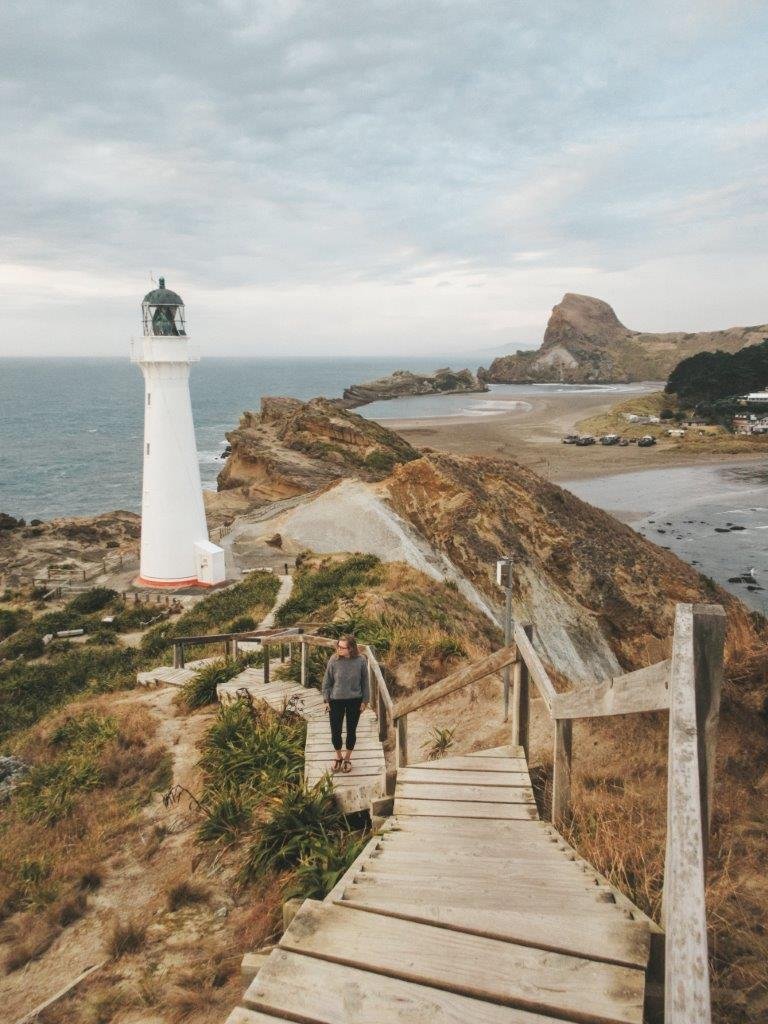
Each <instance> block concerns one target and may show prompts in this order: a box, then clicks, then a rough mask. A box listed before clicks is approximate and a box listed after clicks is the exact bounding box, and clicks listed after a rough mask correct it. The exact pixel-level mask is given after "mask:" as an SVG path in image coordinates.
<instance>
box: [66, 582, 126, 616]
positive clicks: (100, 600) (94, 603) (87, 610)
mask: <svg viewBox="0 0 768 1024" xmlns="http://www.w3.org/2000/svg"><path fill="white" fill-rule="evenodd" d="M116 597H117V591H115V590H110V589H109V588H108V587H91V589H90V590H84V591H83V593H82V594H78V595H77V597H73V598H72V600H71V601H69V602H67V606H66V611H68V612H81V613H83V614H84V615H90V614H92V613H93V612H100V611H101V610H102V609H103V608H106V607H107V605H108V604H111V602H112V601H114V600H115V598H116Z"/></svg>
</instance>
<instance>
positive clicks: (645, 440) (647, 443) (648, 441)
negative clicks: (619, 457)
mask: <svg viewBox="0 0 768 1024" xmlns="http://www.w3.org/2000/svg"><path fill="white" fill-rule="evenodd" d="M654 444H656V438H655V437H651V435H650V434H645V436H644V437H641V438H640V440H639V441H638V442H637V447H638V448H650V447H651V446H652V445H654Z"/></svg>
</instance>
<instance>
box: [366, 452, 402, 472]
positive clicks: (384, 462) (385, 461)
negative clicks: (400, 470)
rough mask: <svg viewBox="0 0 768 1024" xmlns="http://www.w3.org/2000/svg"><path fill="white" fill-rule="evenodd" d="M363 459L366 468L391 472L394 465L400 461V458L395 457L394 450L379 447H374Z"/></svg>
mask: <svg viewBox="0 0 768 1024" xmlns="http://www.w3.org/2000/svg"><path fill="white" fill-rule="evenodd" d="M363 461H364V465H365V466H366V468H367V469H372V470H375V471H378V472H382V473H391V472H392V469H393V468H394V466H396V465H397V464H398V463H399V462H400V459H398V458H397V456H396V455H395V453H394V452H385V451H382V450H381V449H380V448H376V449H375V450H374V451H372V452H369V453H368V455H366V457H365V459H364V460H363Z"/></svg>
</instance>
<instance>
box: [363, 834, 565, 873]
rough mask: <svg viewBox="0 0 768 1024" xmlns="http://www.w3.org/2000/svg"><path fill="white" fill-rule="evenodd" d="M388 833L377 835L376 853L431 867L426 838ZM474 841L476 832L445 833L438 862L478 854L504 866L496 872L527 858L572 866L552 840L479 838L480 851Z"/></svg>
mask: <svg viewBox="0 0 768 1024" xmlns="http://www.w3.org/2000/svg"><path fill="white" fill-rule="evenodd" d="M390 837H391V833H389V834H388V833H386V832H383V833H382V834H381V835H380V836H379V837H378V838H379V847H378V849H379V855H380V856H381V857H382V858H383V857H386V858H387V862H388V863H389V860H390V859H394V860H395V861H397V862H399V861H402V862H404V863H405V862H409V861H412V862H413V863H415V864H418V863H420V862H422V861H423V863H425V864H430V865H432V866H433V867H434V864H435V854H434V852H433V851H432V850H431V849H430V848H429V842H428V840H427V841H426V842H425V839H427V837H424V836H418V835H412V834H411V833H404V834H403V835H402V837H401V836H398V837H397V838H390ZM477 845H478V844H477V837H476V836H459V837H454V836H453V834H450V835H446V836H445V840H444V842H442V843H441V854H440V858H441V863H446V864H450V863H470V862H472V861H474V860H475V859H477V858H479V859H480V860H481V862H483V863H484V862H486V861H489V862H494V861H496V862H498V863H499V865H506V867H505V868H502V867H501V866H500V867H499V869H498V870H499V871H500V872H501V871H502V870H509V871H512V870H516V869H517V865H518V864H520V865H521V866H522V865H524V864H525V863H527V862H528V861H533V862H534V863H536V862H537V861H540V862H541V863H542V864H545V865H558V864H563V865H566V866H574V860H573V859H571V858H572V857H573V856H574V855H573V854H566V853H564V852H563V851H562V850H560V848H559V847H557V846H555V845H554V844H551V845H550V844H544V843H510V842H509V841H508V840H500V841H498V842H495V843H489V842H488V841H487V840H485V839H483V844H482V850H481V851H478V848H477ZM425 847H426V848H425ZM578 870H579V871H581V870H582V869H581V865H578Z"/></svg>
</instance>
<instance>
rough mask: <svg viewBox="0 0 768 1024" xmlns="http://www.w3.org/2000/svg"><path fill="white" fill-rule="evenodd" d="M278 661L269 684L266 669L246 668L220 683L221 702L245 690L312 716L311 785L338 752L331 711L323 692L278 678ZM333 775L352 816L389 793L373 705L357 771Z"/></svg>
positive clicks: (307, 770) (307, 772) (362, 726)
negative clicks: (327, 706)
mask: <svg viewBox="0 0 768 1024" xmlns="http://www.w3.org/2000/svg"><path fill="white" fill-rule="evenodd" d="M279 665H280V661H279V660H278V659H276V658H273V659H270V671H269V672H268V673H267V675H268V680H269V681H268V682H267V681H265V678H264V669H263V668H247V669H245V670H244V671H243V672H241V673H240V674H239V675H237V676H235V677H234V678H233V679H230V680H229V682H227V683H220V684H219V685H218V686H217V687H216V692H217V694H218V697H219V700H220V701H221V702H222V703H225V704H226V703H228V702H231V701H233V700H236V699H237V697H238V695H240V694H244V693H246V694H248V696H249V697H250V698H251V699H253V700H259V701H263V702H264V703H265V704H268V705H269V706H270V707H271V708H272V709H273V710H274V711H278V712H279V711H283V710H284V709H285V708H286V707H291V708H292V709H293V710H294V711H295V712H296V713H297V714H300V715H302V716H303V717H304V718H305V719H306V720H307V738H306V742H305V746H304V778H305V780H306V782H307V785H310V786H311V785H314V784H315V783H316V782H319V781H320V779H321V778H322V777H323V775H325V774H326V773H327V772H328V771H329V769H330V767H331V762H332V760H333V756H334V755H333V746H332V745H331V735H330V727H329V724H328V715H327V713H326V711H325V704H324V703H323V698H322V695H321V693H320V691H319V690H315V689H313V688H312V687H304V686H301V685H300V684H298V683H293V682H290V681H286V680H276V679H275V678H274V673H275V669H277V668H278V667H279ZM331 777H332V780H333V789H334V793H335V794H336V801H337V803H338V804H339V806H340V807H341V809H342V810H343V811H344V812H345V813H347V814H350V813H352V812H355V811H367V810H368V809H369V807H370V805H371V801H372V800H378V799H379V798H380V797H382V796H383V795H384V788H385V764H384V749H383V747H382V744H381V741H380V740H379V737H378V725H377V722H376V719H375V717H374V715H373V712H372V711H371V710H370V709H368V710H366V711H364V712H363V714H362V715H361V716H360V723H359V725H358V727H357V745H356V747H355V755H354V757H353V759H352V771H351V772H349V773H348V774H344V773H337V774H335V775H333V776H331Z"/></svg>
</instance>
